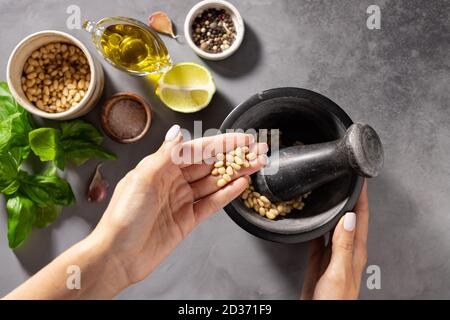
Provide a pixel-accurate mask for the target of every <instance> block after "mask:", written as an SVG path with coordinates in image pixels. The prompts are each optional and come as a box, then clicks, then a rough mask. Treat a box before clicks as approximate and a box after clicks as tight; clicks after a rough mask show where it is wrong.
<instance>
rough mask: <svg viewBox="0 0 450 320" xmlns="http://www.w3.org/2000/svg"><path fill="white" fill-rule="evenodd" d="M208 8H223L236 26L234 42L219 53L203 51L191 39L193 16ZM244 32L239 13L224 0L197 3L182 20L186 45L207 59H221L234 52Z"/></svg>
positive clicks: (206, 0)
mask: <svg viewBox="0 0 450 320" xmlns="http://www.w3.org/2000/svg"><path fill="white" fill-rule="evenodd" d="M210 8H218V9H225V10H226V11H227V12H228V13H229V14H230V15H231V19H232V20H233V23H234V26H235V28H236V39H234V42H233V43H232V44H231V46H230V47H229V48H228V49H226V50H225V51H223V52H220V53H208V52H205V51H203V50H202V49H200V48H199V47H197V46H196V45H195V43H194V41H193V40H192V23H193V22H194V19H195V17H196V16H197V15H199V14H200V13H201V12H203V11H205V10H207V9H210ZM244 32H245V27H244V21H243V20H242V17H241V14H240V13H239V11H238V10H237V9H236V7H235V6H234V5H232V4H231V3H229V2H227V1H224V0H204V1H201V2H199V3H197V4H196V5H195V6H193V7H192V9H191V10H190V11H189V13H188V14H187V16H186V20H185V21H184V36H185V38H186V41H187V43H188V45H189V46H190V47H191V48H192V50H194V52H195V53H196V54H197V55H199V56H200V57H202V58H204V59H207V60H223V59H225V58H228V57H229V56H231V55H232V54H233V53H235V52H236V50H237V49H238V48H239V46H240V45H241V43H242V40H243V39H244Z"/></svg>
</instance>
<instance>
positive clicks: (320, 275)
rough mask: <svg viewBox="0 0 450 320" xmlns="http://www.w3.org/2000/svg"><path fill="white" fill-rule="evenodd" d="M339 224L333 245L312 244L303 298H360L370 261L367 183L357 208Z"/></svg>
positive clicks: (319, 241)
mask: <svg viewBox="0 0 450 320" xmlns="http://www.w3.org/2000/svg"><path fill="white" fill-rule="evenodd" d="M354 211H355V213H356V214H355V213H352V212H349V213H347V214H346V215H345V216H344V217H342V219H341V220H340V221H339V223H338V225H337V226H336V229H335V230H334V233H333V237H332V241H330V242H332V243H331V245H328V246H325V245H324V239H323V237H321V238H318V239H315V240H313V241H312V242H311V244H310V252H309V264H308V269H307V271H306V275H305V281H304V284H303V290H302V293H301V299H327V300H338V299H357V298H358V295H359V288H360V284H361V277H362V273H363V271H364V268H365V266H366V262H367V247H366V242H367V233H368V226H369V202H368V198H367V182H364V186H363V189H362V192H361V196H360V197H359V200H358V202H357V204H356V207H355V209H354Z"/></svg>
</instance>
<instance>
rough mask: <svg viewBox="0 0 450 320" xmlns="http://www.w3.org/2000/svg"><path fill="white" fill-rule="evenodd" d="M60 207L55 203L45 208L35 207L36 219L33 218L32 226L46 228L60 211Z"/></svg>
mask: <svg viewBox="0 0 450 320" xmlns="http://www.w3.org/2000/svg"><path fill="white" fill-rule="evenodd" d="M61 210H62V207H61V206H57V205H51V206H48V207H45V208H39V207H37V208H36V219H35V220H34V226H35V227H38V228H46V227H48V226H49V225H50V224H52V223H53V222H54V221H55V220H56V219H57V218H58V217H59V214H60V213H61Z"/></svg>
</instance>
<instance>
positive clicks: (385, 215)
mask: <svg viewBox="0 0 450 320" xmlns="http://www.w3.org/2000/svg"><path fill="white" fill-rule="evenodd" d="M195 2H196V1H195V0H188V1H185V0H183V1H182V0H178V1H175V0H165V1H144V0H139V1H138V0H135V1H129V0H126V1H125V0H115V1H106V0H104V1H94V0H89V1H86V0H77V1H73V2H72V1H57V0H52V1H31V0H29V1H14V0H7V1H5V0H0V40H1V46H0V57H2V62H1V63H0V74H2V75H3V76H2V77H0V78H4V77H5V68H6V61H7V57H8V56H9V54H10V52H11V50H12V49H13V47H14V46H15V44H16V43H17V42H18V41H19V40H21V39H22V38H23V37H24V36H26V35H28V34H29V33H32V32H35V31H39V30H43V29H52V28H53V29H58V30H62V31H68V30H66V27H65V20H66V17H67V15H66V14H65V11H66V8H67V6H68V5H69V4H73V3H74V4H78V5H79V6H80V7H81V10H82V16H83V18H90V19H99V18H101V17H104V16H112V15H124V16H130V17H134V18H138V19H141V20H145V19H146V17H147V16H148V14H149V13H151V12H152V11H155V10H164V11H166V12H168V13H169V14H170V15H171V16H172V17H173V20H174V21H175V22H176V24H177V26H178V28H179V29H182V28H181V27H182V23H183V22H184V17H185V15H186V13H187V11H188V10H189V8H190V7H191V6H192V5H193V4H194V3H195ZM234 3H235V4H236V5H237V7H238V9H239V10H240V12H241V13H242V15H243V17H244V20H245V21H246V26H247V35H246V38H245V40H244V43H243V45H242V47H241V48H240V50H239V51H238V52H237V53H236V54H235V55H234V56H233V57H231V58H229V59H228V60H225V61H223V62H218V63H216V62H214V63H213V62H204V61H201V59H200V58H198V57H197V56H196V55H195V54H194V53H193V52H192V51H191V50H190V49H189V48H188V47H187V45H183V44H182V45H180V44H179V43H176V42H175V41H173V40H171V39H168V38H166V37H164V40H165V42H166V43H167V46H168V47H169V50H170V52H171V54H172V56H173V58H174V60H175V61H176V62H181V61H195V62H201V63H205V64H207V65H208V66H209V67H210V68H211V70H212V71H213V74H214V78H215V80H216V83H217V87H218V93H217V95H216V97H215V98H214V100H213V103H212V104H211V105H210V106H209V107H208V108H207V109H205V110H203V111H201V112H199V113H197V114H193V115H182V114H177V113H174V112H172V111H170V110H169V109H167V108H165V107H164V106H163V105H162V104H161V103H160V102H159V101H158V100H157V99H156V98H155V96H154V94H153V89H152V88H150V87H149V86H148V84H147V83H146V82H145V81H144V80H143V79H140V78H133V77H131V76H127V75H125V74H123V73H121V72H120V71H117V70H114V69H113V68H111V67H110V66H108V65H106V64H105V63H104V67H105V71H106V75H107V89H106V92H105V94H104V97H106V96H109V95H110V94H112V93H114V92H117V91H124V90H131V91H135V92H138V93H140V94H142V95H143V96H145V97H146V99H148V101H149V102H151V103H152V104H153V111H154V113H153V114H154V118H153V125H152V127H151V129H150V132H149V134H148V135H147V136H146V138H145V139H144V140H143V141H141V142H139V143H138V144H135V145H132V146H123V145H119V144H116V143H114V142H112V141H110V140H108V141H107V145H108V147H110V148H111V149H113V150H115V151H116V152H117V153H118V154H119V160H118V161H115V162H108V163H106V164H105V166H104V172H105V174H106V176H107V177H108V179H109V181H110V182H111V184H113V185H114V184H115V183H116V182H117V181H118V179H119V178H120V177H121V176H123V175H124V174H125V173H126V172H127V171H128V170H129V169H130V168H132V167H133V166H134V165H135V164H136V163H137V162H138V161H139V160H140V159H141V158H142V157H143V156H144V155H146V154H148V153H150V152H152V151H153V150H155V149H156V148H157V146H158V145H159V143H160V142H161V141H162V138H163V136H164V134H165V131H166V130H167V129H168V128H169V127H170V126H171V125H172V124H173V123H179V124H181V125H182V126H184V127H186V128H192V126H193V121H194V120H203V121H204V128H205V129H206V128H210V127H216V128H217V127H218V126H219V124H220V123H221V121H222V119H223V118H224V117H225V116H226V115H227V113H228V112H229V111H230V110H231V109H232V108H233V106H235V105H236V104H238V103H239V102H241V101H243V100H244V99H246V98H247V97H248V96H250V95H252V94H253V93H255V92H258V91H260V90H263V89H267V88H272V87H277V86H298V87H304V88H308V89H312V90H315V91H318V92H320V93H322V94H324V95H326V96H328V97H329V98H331V99H332V100H334V101H335V102H336V103H338V104H339V105H340V106H341V107H343V108H344V109H345V110H346V111H347V112H348V113H349V114H350V115H351V116H352V117H353V119H354V120H359V121H365V122H367V123H370V124H371V125H373V127H374V128H376V129H377V130H378V132H379V134H380V136H381V138H382V140H383V142H384V145H385V152H386V165H385V169H384V171H383V173H382V175H381V176H380V177H379V178H377V179H375V180H373V181H371V182H370V185H369V189H370V191H369V196H370V207H371V221H370V235H369V264H376V265H379V266H380V267H381V271H382V289H381V290H372V291H371V290H368V289H366V288H365V286H364V283H365V279H366V278H367V276H366V275H364V276H363V288H362V293H361V297H362V298H366V299H380V298H447V299H448V298H450V277H449V274H450V251H449V249H448V248H449V245H448V244H449V243H450V233H449V232H448V230H449V226H450V215H449V212H450V197H449V196H448V193H449V191H450V161H449V154H450V125H449V123H450V110H449V107H450V106H449V100H450V99H449V98H450V97H449V92H450V90H449V79H450V75H449V68H450V66H449V61H450V45H449V42H450V39H449V36H450V32H449V17H448V14H449V12H450V2H449V1H419V0H416V1H412V0H411V1H406V0H405V1H393V0H391V1H383V0H377V1H367V0H362V1H359V0H358V1H357V0H355V1H333V2H331V1H306V0H298V1H294V0H293V1H277V0H253V1H234ZM370 4H378V5H380V6H381V10H382V28H381V30H377V31H370V30H368V29H367V28H366V22H365V21H366V17H367V15H366V13H365V11H366V8H367V7H368V5H370ZM69 32H70V33H72V34H73V35H75V36H77V37H78V38H79V39H81V40H82V41H83V42H84V43H86V44H89V37H88V35H87V34H85V33H84V32H82V31H78V30H75V31H69ZM90 48H92V46H90ZM87 119H89V120H91V121H93V122H95V123H97V124H98V120H99V114H98V109H97V110H94V111H93V112H91V113H90V114H89V115H88V116H87ZM94 166H95V161H93V162H90V163H88V164H87V165H85V166H83V167H82V168H81V169H80V170H77V171H76V172H75V171H73V170H71V171H69V172H68V176H69V178H70V181H71V182H72V183H73V184H74V185H75V186H77V188H76V191H77V196H78V198H79V201H78V204H77V205H76V206H74V207H72V208H69V209H66V210H65V211H64V213H63V215H62V216H61V218H60V219H59V220H58V221H57V222H56V223H55V224H54V225H53V226H51V227H50V228H47V229H45V230H35V231H34V232H33V234H32V236H31V238H30V239H29V241H28V242H27V243H26V244H25V245H24V246H23V247H21V248H20V249H18V250H16V251H15V252H13V251H11V250H10V249H8V246H7V239H6V230H7V227H6V213H5V212H4V209H3V202H2V203H1V208H2V209H1V217H0V261H1V263H0V295H3V294H5V293H7V292H8V291H10V290H11V289H13V288H14V287H15V286H17V285H18V284H19V283H21V282H22V281H24V280H25V279H26V278H28V277H29V276H30V275H31V274H33V273H34V272H36V271H37V270H38V269H39V268H41V267H42V266H44V265H45V264H47V263H48V262H49V261H51V259H52V258H54V257H55V256H57V255H58V254H59V253H60V252H62V251H63V250H65V249H66V248H68V247H69V246H70V245H71V244H73V243H75V242H76V241H78V240H80V239H82V238H83V237H84V236H86V235H87V234H88V233H89V231H90V230H91V229H92V228H93V227H94V226H95V224H96V223H97V221H98V220H99V218H100V216H101V214H102V212H103V210H104V208H105V206H106V204H103V205H92V204H88V203H86V201H85V200H84V191H85V187H86V184H87V179H88V176H89V175H90V173H91V172H92V171H93V168H94ZM305 249H306V245H304V244H300V245H295V246H286V245H279V244H273V243H268V242H265V241H263V240H259V239H257V238H254V237H253V236H251V235H249V234H247V233H246V232H245V231H243V230H241V229H240V228H239V227H238V226H236V225H235V224H234V223H233V222H232V221H231V220H230V219H229V218H228V217H227V216H226V215H225V214H224V213H223V212H222V211H221V212H219V213H218V214H217V215H216V216H214V217H213V218H212V219H210V220H209V221H207V222H205V223H204V224H203V225H202V226H200V227H199V228H198V229H197V230H195V232H194V233H193V234H191V235H190V236H189V238H188V239H187V240H186V241H185V242H184V243H183V244H181V245H180V246H179V247H178V249H177V250H176V251H175V252H174V253H173V254H172V255H171V256H170V257H169V258H168V259H167V260H166V261H165V262H164V263H163V264H162V265H161V266H160V268H159V269H158V270H157V271H156V272H154V274H152V275H151V276H150V277H149V278H148V279H147V280H145V281H143V282H142V283H139V284H137V285H135V286H133V287H131V288H129V289H127V290H126V291H125V292H123V293H122V294H121V295H120V296H119V298H156V299H158V298H161V299H165V298H251V299H253V298H288V299H294V298H296V297H297V294H298V291H299V288H300V286H301V283H302V277H303V270H304V268H305V257H304V256H305V252H306V251H305Z"/></svg>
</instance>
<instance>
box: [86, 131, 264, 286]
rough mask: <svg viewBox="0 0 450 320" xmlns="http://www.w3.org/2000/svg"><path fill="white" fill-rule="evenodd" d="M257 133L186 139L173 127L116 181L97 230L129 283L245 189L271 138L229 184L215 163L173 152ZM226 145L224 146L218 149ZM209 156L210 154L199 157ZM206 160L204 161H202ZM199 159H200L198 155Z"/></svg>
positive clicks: (245, 139) (232, 144)
mask: <svg viewBox="0 0 450 320" xmlns="http://www.w3.org/2000/svg"><path fill="white" fill-rule="evenodd" d="M252 144H253V136H251V135H245V134H238V133H237V134H235V133H232V134H225V135H219V136H214V137H209V138H202V139H196V140H192V141H189V142H186V143H182V136H181V133H180V127H179V126H174V127H172V128H171V129H170V130H169V131H168V133H167V135H166V141H165V142H164V143H163V145H162V146H161V148H160V149H159V150H158V151H157V152H155V153H154V154H152V155H150V156H148V157H146V158H145V159H143V160H142V161H141V162H140V163H139V164H138V165H137V167H136V168H135V169H133V170H132V171H130V172H129V173H128V174H127V175H126V176H125V177H124V178H123V179H122V180H121V181H120V182H119V184H118V185H117V187H116V189H115V191H114V195H113V197H112V200H111V202H110V204H109V206H108V208H107V210H106V212H105V214H104V216H103V217H102V219H101V221H100V223H99V225H98V226H97V228H96V229H95V230H94V232H93V233H94V236H96V237H97V238H99V239H102V240H101V241H102V242H106V243H108V247H109V248H111V253H112V254H113V256H114V260H115V261H118V263H119V264H120V266H121V269H122V271H123V272H122V273H121V274H122V276H123V278H124V281H126V282H127V284H131V283H135V282H137V281H140V280H142V279H144V278H145V277H146V276H147V275H148V274H149V273H150V272H152V271H153V270H154V269H155V268H156V266H157V265H158V264H159V263H160V262H161V261H162V260H163V259H164V258H165V257H166V256H167V255H169V254H170V253H171V251H172V250H173V249H174V248H175V247H176V246H177V245H178V244H179V243H180V242H181V241H182V240H183V239H184V238H185V237H186V236H187V235H188V234H189V233H190V232H191V231H192V230H193V229H194V227H195V226H197V225H198V224H199V223H200V222H201V221H203V220H205V219H206V218H208V217H209V216H210V215H211V214H212V213H214V212H216V211H218V210H219V209H221V208H222V207H224V206H225V205H227V204H228V203H229V202H230V201H231V200H233V199H234V198H236V197H237V196H238V195H239V194H240V193H242V192H243V191H244V190H245V189H246V188H247V186H248V184H249V175H250V174H252V173H254V172H256V171H258V170H259V169H260V168H261V166H262V165H263V163H264V162H265V161H266V156H265V153H266V152H267V150H268V148H267V145H266V144H256V145H253V149H254V151H255V152H256V153H257V154H259V156H258V157H257V158H256V159H255V160H254V161H252V162H251V167H250V168H246V169H244V168H243V169H242V170H239V172H238V173H237V174H234V175H233V176H232V178H233V181H232V182H230V183H229V184H227V185H226V186H225V187H222V188H219V187H218V186H217V180H218V177H215V176H211V175H210V173H211V169H212V167H213V166H212V164H211V162H210V164H207V163H201V164H192V162H191V161H190V160H188V161H187V162H186V161H185V162H184V163H183V164H175V163H174V159H173V156H174V155H176V154H177V150H178V151H179V150H180V148H182V149H183V151H187V150H190V151H194V152H195V151H197V153H198V150H200V151H204V150H207V149H208V148H211V146H214V150H211V152H210V153H206V154H207V155H206V156H205V152H202V153H201V154H202V157H203V158H205V157H206V158H207V157H209V155H211V154H215V153H216V152H217V151H219V152H227V151H231V150H234V149H235V148H236V147H238V146H244V145H245V146H251V145H252ZM218 149H222V150H218ZM200 160H207V159H200ZM200 162H201V161H200ZM196 163H198V159H197V161H196Z"/></svg>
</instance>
